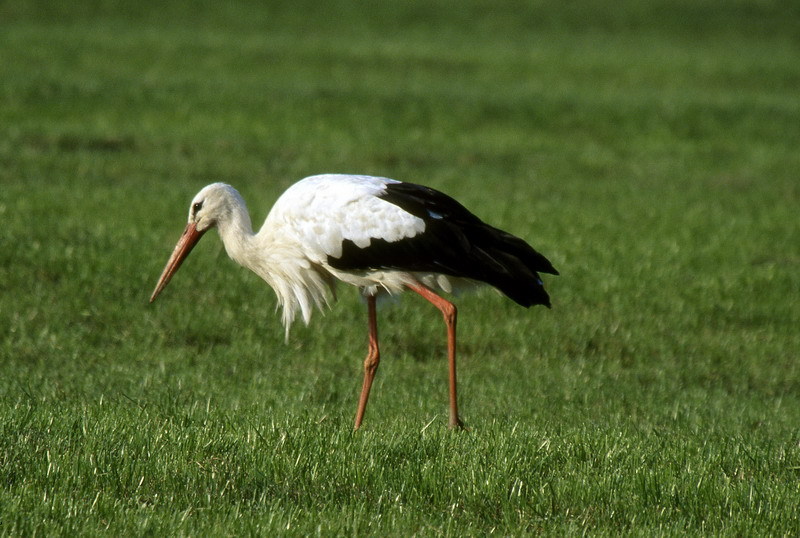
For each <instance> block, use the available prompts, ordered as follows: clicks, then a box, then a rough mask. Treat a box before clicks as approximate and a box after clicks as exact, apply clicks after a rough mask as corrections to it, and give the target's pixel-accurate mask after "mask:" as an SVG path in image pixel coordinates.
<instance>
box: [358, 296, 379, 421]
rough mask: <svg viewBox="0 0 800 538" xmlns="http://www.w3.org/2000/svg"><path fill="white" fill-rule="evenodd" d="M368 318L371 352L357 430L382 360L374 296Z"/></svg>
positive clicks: (371, 297)
mask: <svg viewBox="0 0 800 538" xmlns="http://www.w3.org/2000/svg"><path fill="white" fill-rule="evenodd" d="M367 316H368V318H369V351H368V352H367V358H366V359H364V384H363V385H362V387H361V397H360V398H359V399H358V411H356V424H355V427H354V428H353V429H355V430H357V429H358V428H360V427H361V421H362V420H364V412H365V411H366V410H367V400H369V390H370V388H372V380H373V379H375V372H377V371H378V363H379V362H380V360H381V353H380V350H379V349H378V317H377V315H376V313H375V296H374V295H369V296H367Z"/></svg>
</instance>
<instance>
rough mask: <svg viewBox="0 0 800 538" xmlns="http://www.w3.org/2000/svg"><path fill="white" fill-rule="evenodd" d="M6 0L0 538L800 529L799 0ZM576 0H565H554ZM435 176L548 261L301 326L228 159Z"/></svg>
mask: <svg viewBox="0 0 800 538" xmlns="http://www.w3.org/2000/svg"><path fill="white" fill-rule="evenodd" d="M162 4H163V3H152V4H151V3H147V2H133V3H131V2H128V3H116V2H113V1H97V2H89V3H80V4H79V5H75V6H68V5H67V4H64V3H53V2H41V3H37V2H3V3H0V28H1V31H0V35H1V36H2V37H0V222H2V226H0V230H1V231H0V290H1V291H2V294H0V328H2V331H3V335H2V340H0V417H1V418H0V428H2V435H0V534H3V535H74V534H88V535H95V534H109V535H130V534H136V535H142V534H149V535H156V536H158V535H165V534H169V535H209V534H211V535H246V534H254V535H274V534H276V533H283V534H291V535H306V534H322V535H333V534H349V535H381V536H382V535H397V536H408V535H412V534H418V535H452V536H461V535H485V534H488V533H492V532H493V533H495V534H498V535H520V534H523V533H530V534H534V533H536V534H548V535H563V534H583V533H588V534H592V535H617V534H620V533H624V534H631V535H646V536H652V535H683V534H692V535H740V536H745V535H758V534H761V535H797V534H798V533H800V523H798V521H800V508H798V507H800V429H799V428H798V425H800V363H799V362H798V357H799V355H800V353H799V352H800V336H799V335H800V331H798V327H800V242H799V241H798V238H800V219H798V217H797V214H798V211H797V208H798V207H800V173H799V172H798V170H800V152H798V147H800V100H798V98H797V88H798V87H800V63H798V60H797V58H798V57H800V40H799V39H798V36H800V22H798V21H800V16H799V15H800V13H798V9H797V7H793V6H790V5H788V4H786V3H780V2H771V1H755V0H753V1H745V0H739V1H735V2H726V3H720V2H712V1H711V0H700V1H694V2H688V1H679V0H674V1H656V2H647V3H642V2H635V1H633V0H631V1H624V2H621V3H619V2H618V3H617V4H615V6H614V8H613V9H609V8H608V6H607V3H605V2H595V1H588V0H587V1H581V2H569V3H562V2H550V1H542V2H533V3H528V4H526V6H521V5H517V3H514V2H506V3H499V4H498V3H486V2H479V1H477V0H476V1H474V2H457V3H456V2H448V1H444V0H442V1H438V0H437V1H433V2H410V3H404V4H403V5H402V6H396V5H394V4H393V3H392V4H390V3H388V2H386V3H366V4H363V3H352V2H328V3H325V4H324V5H323V4H319V3H316V2H307V3H305V4H303V3H298V2H296V1H293V2H286V3H285V4H278V3H270V4H269V5H266V6H265V5H264V3H260V2H252V3H238V4H237V3H222V4H221V5H216V4H207V5H201V7H199V8H198V7H197V4H196V3H194V4H191V5H189V3H187V5H184V4H182V3H177V2H172V3H168V4H167V5H162ZM562 4H563V5H562ZM320 172H361V173H371V174H376V175H386V176H390V177H395V178H397V179H401V180H408V181H415V182H421V183H426V184H429V185H431V186H434V187H436V188H439V189H442V190H445V191H446V192H448V193H450V194H452V195H453V196H455V197H456V198H458V199H460V200H461V201H462V202H464V204H465V205H466V206H467V207H469V208H470V209H472V210H473V211H474V212H476V213H477V214H478V215H479V216H481V217H483V218H484V219H485V220H488V221H489V222H491V223H493V224H495V225H497V226H500V227H502V228H504V229H507V230H509V231H511V232H513V233H515V234H517V235H520V236H522V237H524V238H526V239H527V240H529V241H530V242H531V243H532V244H533V245H534V246H535V247H536V248H537V249H539V250H541V251H542V252H543V253H545V254H546V255H547V256H548V257H549V258H550V259H551V260H552V261H553V263H554V264H555V265H556V267H557V268H558V269H559V270H560V271H561V273H562V275H561V276H560V277H553V278H547V287H548V289H549V290H550V293H551V295H552V298H553V302H554V308H553V309H552V310H551V311H548V310H546V309H544V308H536V309H532V310H530V311H526V310H524V309H521V308H519V307H517V306H516V305H514V304H513V303H511V302H510V301H508V300H505V299H503V298H501V297H499V296H497V295H496V294H494V293H492V292H491V291H489V290H486V291H482V292H479V293H476V294H471V295H466V296H463V297H460V298H459V299H458V300H457V303H458V305H459V307H460V319H459V323H460V352H461V355H460V369H459V375H460V391H461V408H462V414H463V418H464V419H465V421H466V422H467V424H468V425H469V426H470V427H471V429H470V431H469V432H464V433H456V432H451V431H448V430H447V429H446V422H447V419H446V402H447V390H446V363H445V360H444V328H443V327H442V325H441V321H440V319H439V315H438V313H437V312H436V311H435V310H434V309H433V308H431V307H430V306H429V305H427V304H425V303H424V302H423V301H420V300H418V299H415V298H414V297H410V296H409V297H406V298H404V299H403V300H402V301H400V302H398V303H397V304H391V305H387V307H386V308H384V309H382V310H381V311H380V312H379V316H380V324H381V337H382V352H383V359H384V360H383V362H382V366H381V371H380V373H379V374H378V377H377V379H376V385H375V387H374V388H373V395H372V401H371V402H370V409H369V411H368V413H367V417H366V421H365V426H364V428H363V429H362V431H360V432H358V433H356V434H353V433H352V432H351V424H352V419H353V414H354V412H355V405H356V399H357V396H358V390H359V388H360V376H361V360H362V358H363V356H364V354H365V352H366V319H365V318H366V313H365V307H364V305H363V304H362V303H361V302H360V300H359V299H358V297H357V294H356V293H355V291H354V290H350V289H346V288H344V287H341V288H340V293H339V295H340V298H339V301H338V302H337V304H336V305H335V306H334V308H333V309H332V311H330V312H328V313H326V315H324V316H322V315H315V319H314V320H313V322H312V325H311V327H309V328H306V327H303V326H302V325H296V326H295V328H294V329H293V332H292V335H291V338H290V340H289V342H288V345H287V344H285V343H284V342H283V330H282V328H281V326H280V321H279V317H278V316H277V315H276V314H275V313H274V307H275V299H274V296H273V294H272V292H271V291H270V290H269V289H268V288H267V286H266V285H264V284H263V283H262V282H261V281H260V280H259V279H258V278H257V277H255V276H254V275H251V274H249V273H247V272H246V271H244V270H242V269H240V268H238V267H236V266H235V265H234V264H233V262H231V261H229V260H228V259H227V257H226V255H225V253H224V250H223V249H222V247H221V244H220V242H219V241H218V239H217V238H216V237H214V236H209V237H208V238H207V239H204V241H203V242H202V243H201V244H200V246H199V247H198V248H197V249H196V250H195V251H194V253H193V254H192V256H191V258H190V259H189V261H188V262H187V263H186V264H185V265H184V267H183V269H182V270H181V272H180V273H179V274H178V275H177V276H176V278H175V279H174V280H173V282H172V283H171V284H170V286H169V288H168V289H167V290H166V291H165V293H164V294H163V295H162V296H161V297H160V298H159V301H158V302H157V303H156V304H155V305H152V306H150V305H148V304H147V299H148V297H149V294H150V292H151V291H152V289H153V286H154V285H155V281H156V279H157V277H158V275H159V272H160V270H161V268H162V267H163V264H164V262H165V261H166V258H167V256H168V255H169V253H170V251H171V249H172V246H173V245H174V241H175V240H176V239H177V237H178V235H179V233H180V231H181V230H182V228H183V224H184V222H185V215H186V212H187V210H188V204H189V201H190V200H191V197H192V196H193V195H194V194H195V193H196V191H198V190H199V189H200V188H201V187H202V186H203V185H205V184H207V183H210V182H212V181H226V182H229V183H231V184H233V185H235V186H237V188H239V189H240V191H241V192H242V194H243V195H244V197H245V199H246V200H247V201H248V204H249V205H250V209H251V212H252V213H253V216H254V221H255V222H256V223H260V222H261V220H262V219H263V218H264V216H265V215H266V212H267V211H268V208H269V207H270V205H271V203H272V202H273V201H274V199H275V198H276V197H277V196H278V195H279V194H280V192H282V190H283V189H285V188H286V187H287V186H288V185H290V184H291V183H292V182H294V181H295V180H297V179H299V178H301V177H303V176H306V175H311V174H314V173H320Z"/></svg>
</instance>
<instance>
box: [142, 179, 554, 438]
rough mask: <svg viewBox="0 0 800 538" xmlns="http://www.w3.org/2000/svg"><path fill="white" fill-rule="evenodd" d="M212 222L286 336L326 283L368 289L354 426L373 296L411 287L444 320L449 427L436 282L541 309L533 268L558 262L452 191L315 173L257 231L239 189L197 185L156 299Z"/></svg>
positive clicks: (330, 287) (367, 372)
mask: <svg viewBox="0 0 800 538" xmlns="http://www.w3.org/2000/svg"><path fill="white" fill-rule="evenodd" d="M214 227H216V228H217V230H218V231H219V235H220V238H221V239H222V243H223V245H224V246H225V250H226V251H227V253H228V255H229V256H230V257H231V258H232V259H233V260H234V261H236V262H237V263H239V264H240V265H242V266H244V267H246V268H248V269H250V270H251V271H253V272H254V273H256V274H257V275H258V276H260V277H261V278H262V279H264V280H265V281H266V282H267V284H269V285H270V286H271V287H272V288H273V290H274V291H275V294H276V296H277V300H278V305H280V306H281V307H282V309H283V312H282V315H283V319H282V321H283V325H284V327H285V330H286V338H287V339H288V336H289V328H290V326H291V324H292V322H293V321H294V319H295V317H296V316H297V314H298V313H299V314H300V315H301V316H302V318H303V321H304V322H305V323H306V325H308V323H309V321H310V320H311V314H312V312H313V311H314V308H315V307H316V308H319V309H323V308H324V307H325V306H327V305H328V304H329V301H330V299H331V297H332V296H333V291H334V287H335V284H336V281H342V282H345V283H347V284H352V285H353V286H357V287H358V288H359V289H360V290H361V293H362V294H363V295H364V296H365V297H366V302H367V315H368V334H369V346H368V352H367V357H366V359H365V360H364V381H363V385H362V388H361V396H360V398H359V401H358V408H357V411H356V418H355V429H358V428H359V427H360V426H361V423H362V420H363V418H364V412H365V411H366V408H367V400H368V399H369V393H370V388H371V387H372V381H373V379H374V378H375V373H376V372H377V370H378V364H379V361H380V350H379V347H378V324H377V317H376V297H377V296H378V295H379V294H382V293H388V294H392V295H394V294H397V293H400V292H402V291H404V290H406V289H408V290H411V291H414V292H416V293H417V294H419V295H421V296H422V297H423V298H425V299H426V300H428V301H429V302H430V303H432V304H433V305H434V306H435V307H436V308H438V309H439V310H440V311H441V313H442V315H443V316H444V321H445V324H446V326H447V357H448V364H449V388H450V394H449V396H450V420H449V425H450V427H462V426H463V424H462V422H461V419H460V418H459V414H458V403H457V398H456V314H457V310H456V306H455V305H454V304H453V303H452V302H450V301H448V300H447V299H445V298H444V297H442V296H441V295H440V294H439V293H437V291H435V290H441V291H444V292H448V293H449V292H452V290H453V289H454V288H461V287H465V286H468V285H472V284H476V283H486V284H489V285H490V286H493V287H495V288H497V289H498V290H500V291H501V292H502V293H504V294H505V295H506V296H508V297H509V298H510V299H512V300H513V301H515V302H516V303H518V304H520V305H522V306H524V307H530V306H532V305H537V304H541V305H545V306H547V307H548V308H549V307H550V298H549V296H548V294H547V292H546V291H545V289H544V285H543V282H542V280H541V278H540V277H539V274H538V273H540V272H541V273H550V274H553V275H557V274H558V272H557V271H556V270H555V268H553V266H552V264H551V263H550V262H549V261H548V260H547V258H545V257H544V256H543V255H542V254H540V253H538V252H537V251H535V250H534V249H533V248H532V247H531V246H530V245H528V244H527V243H526V242H525V241H523V240H522V239H520V238H518V237H515V236H513V235H511V234H509V233H507V232H504V231H502V230H499V229H497V228H494V227H492V226H490V225H488V224H486V223H484V222H483V221H481V220H480V219H479V218H478V217H476V216H475V215H473V214H472V213H470V212H469V211H468V210H467V209H466V208H465V207H464V206H462V205H461V204H460V203H458V202H457V201H456V200H454V199H453V198H451V197H450V196H448V195H446V194H444V193H442V192H439V191H437V190H434V189H432V188H429V187H425V186H422V185H417V184H413V183H404V182H400V181H396V180H393V179H388V178H382V177H372V176H362V175H345V174H325V175H318V176H311V177H307V178H305V179H302V180H300V181H298V182H297V183H295V184H294V185H292V186H291V187H289V189H287V190H286V191H285V192H284V193H283V194H282V195H281V196H280V197H279V198H278V200H277V201H276V202H275V205H274V206H273V207H272V210H271V211H270V212H269V215H267V218H266V221H265V222H264V225H263V226H262V227H261V229H260V230H259V231H258V233H254V232H253V228H252V225H251V222H250V215H249V213H248V211H247V206H246V205H245V203H244V200H243V199H242V197H241V196H240V195H239V192H238V191H237V190H236V189H234V188H233V187H231V186H230V185H227V184H224V183H213V184H211V185H208V186H206V187H204V188H203V189H202V190H201V191H200V192H199V193H198V194H197V196H195V197H194V199H193V200H192V203H191V205H190V206H189V222H188V224H187V225H186V229H185V230H184V231H183V234H182V235H181V237H180V239H179V240H178V243H177V245H176V246H175V249H174V251H173V252H172V255H171V256H170V258H169V260H168V261H167V264H166V266H165V267H164V271H163V272H162V273H161V277H160V278H159V280H158V283H157V284H156V287H155V290H154V291H153V294H152V296H151V297H150V302H151V303H152V302H153V301H155V299H156V297H158V295H159V294H160V293H161V291H162V290H163V289H164V287H165V286H166V285H167V284H168V283H169V281H170V279H171V278H172V277H173V275H174V274H175V272H176V271H177V270H178V268H179V267H180V266H181V263H182V262H183V260H184V259H186V257H187V256H188V255H189V253H190V252H191V250H192V248H194V246H195V245H196V244H197V242H198V240H199V239H200V238H201V237H202V236H203V234H204V233H205V232H207V231H208V230H210V229H211V228H214Z"/></svg>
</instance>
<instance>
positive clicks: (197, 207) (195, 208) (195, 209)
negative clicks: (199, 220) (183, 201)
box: [192, 202, 203, 215]
mask: <svg viewBox="0 0 800 538" xmlns="http://www.w3.org/2000/svg"><path fill="white" fill-rule="evenodd" d="M201 209H203V202H195V204H194V205H193V206H192V213H194V214H195V215H197V212H198V211H200V210H201Z"/></svg>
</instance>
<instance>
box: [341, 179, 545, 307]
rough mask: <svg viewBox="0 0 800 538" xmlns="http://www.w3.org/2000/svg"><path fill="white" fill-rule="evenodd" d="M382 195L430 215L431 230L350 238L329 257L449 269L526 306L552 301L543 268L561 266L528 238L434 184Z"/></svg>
mask: <svg viewBox="0 0 800 538" xmlns="http://www.w3.org/2000/svg"><path fill="white" fill-rule="evenodd" d="M381 198H382V199H384V200H386V201H387V202H390V203H392V204H395V205H396V206H399V207H401V208H402V209H404V210H405V211H408V212H409V213H411V214H412V215H414V216H416V217H419V218H420V219H422V220H424V221H425V231H424V232H423V233H421V234H420V235H417V236H414V237H410V238H406V239H402V240H400V241H395V242H392V243H390V242H388V241H385V240H383V239H372V240H371V242H370V245H369V246H368V247H367V248H359V247H357V246H356V245H355V244H354V243H353V242H352V241H349V240H346V241H344V243H343V245H342V256H341V257H339V258H333V257H329V259H328V263H330V264H331V266H332V267H334V268H337V269H342V270H359V269H361V270H364V269H378V268H384V269H402V270H407V271H419V272H436V273H443V274H446V275H450V276H455V277H464V278H470V279H474V280H480V281H482V282H486V283H487V284H490V285H492V286H494V287H496V288H498V289H499V290H500V291H502V292H503V293H505V294H506V295H507V296H508V297H509V298H511V299H512V300H514V301H516V302H517V303H519V304H520V305H522V306H526V307H527V306H531V305H534V304H543V305H546V306H548V307H549V306H550V298H549V296H548V295H547V292H546V291H545V290H544V287H543V285H542V281H541V279H540V278H539V275H538V273H537V271H538V272H542V273H550V274H554V275H557V274H558V271H556V270H555V268H553V266H552V264H551V263H550V262H549V261H548V260H547V258H545V257H544V256H542V255H541V254H539V253H538V252H536V251H535V250H534V249H533V248H531V246H530V245H528V244H527V243H526V242H525V241H523V240H522V239H520V238H518V237H515V236H513V235H511V234H509V233H507V232H504V231H502V230H499V229H497V228H494V227H492V226H489V225H488V224H486V223H484V222H483V221H481V220H480V219H479V218H478V217H476V216H475V215H473V214H472V213H470V212H469V210H467V209H466V208H465V207H464V206H462V205H461V204H460V203H458V202H457V201H456V200H454V199H453V198H451V197H450V196H447V195H446V194H444V193H441V192H439V191H437V190H434V189H431V188H429V187H424V186H422V185H415V184H413V183H390V184H388V185H387V186H386V193H385V194H384V195H382V196H381Z"/></svg>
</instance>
